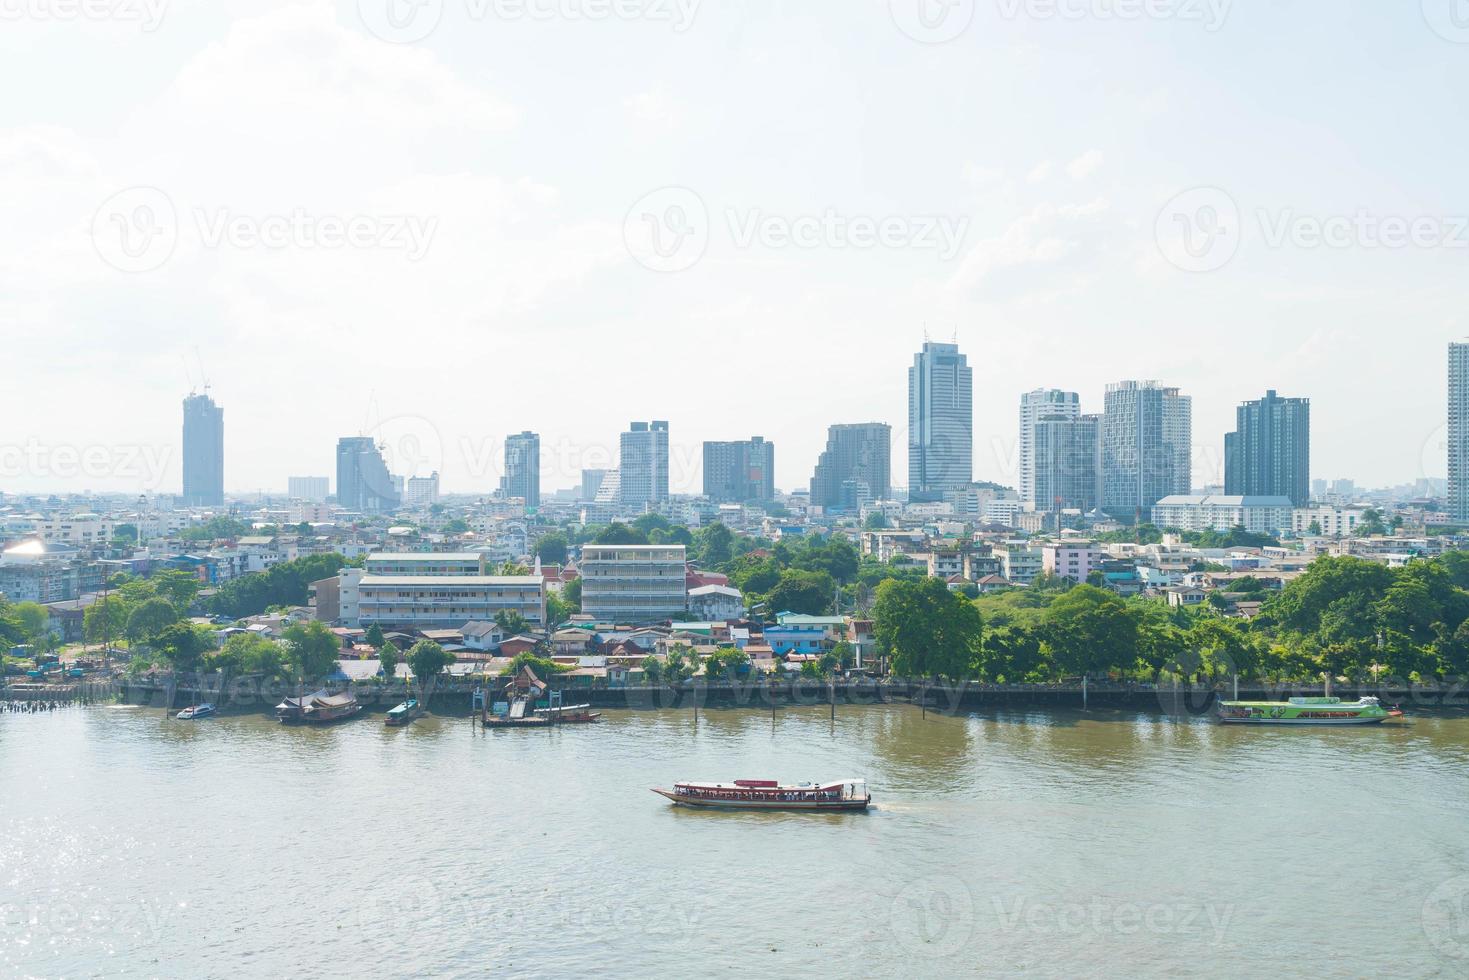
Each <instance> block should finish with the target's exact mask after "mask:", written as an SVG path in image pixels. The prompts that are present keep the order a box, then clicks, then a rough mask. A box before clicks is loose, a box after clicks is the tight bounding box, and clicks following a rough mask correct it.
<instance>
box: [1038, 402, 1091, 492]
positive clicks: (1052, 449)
mask: <svg viewBox="0 0 1469 980" xmlns="http://www.w3.org/2000/svg"><path fill="white" fill-rule="evenodd" d="M1101 425H1102V419H1101V416H1099V415H1082V416H1079V417H1076V418H1067V417H1066V416H1064V415H1055V416H1046V417H1044V418H1040V419H1038V420H1036V422H1035V424H1034V426H1033V429H1032V435H1033V437H1034V438H1033V444H1034V454H1033V457H1032V459H1033V464H1034V479H1033V482H1032V485H1031V486H1032V491H1033V493H1034V497H1033V498H1032V500H1031V502H1032V503H1034V504H1035V505H1036V509H1037V510H1048V511H1059V510H1070V509H1075V510H1079V511H1082V512H1083V513H1085V512H1087V511H1090V510H1092V509H1094V508H1095V507H1097V505H1098V504H1099V503H1100V496H1099V493H1098V483H1099V482H1100V479H1099V477H1100V470H1099V462H1100V457H1099V454H1098V449H1099V443H1098V438H1099V434H1100V429H1101Z"/></svg>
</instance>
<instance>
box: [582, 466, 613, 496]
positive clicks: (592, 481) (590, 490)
mask: <svg viewBox="0 0 1469 980" xmlns="http://www.w3.org/2000/svg"><path fill="white" fill-rule="evenodd" d="M606 475H607V471H606V470H604V469H603V470H582V471H581V494H580V496H581V499H582V500H596V499H597V491H598V490H601V489H602V479H603V478H604V477H606Z"/></svg>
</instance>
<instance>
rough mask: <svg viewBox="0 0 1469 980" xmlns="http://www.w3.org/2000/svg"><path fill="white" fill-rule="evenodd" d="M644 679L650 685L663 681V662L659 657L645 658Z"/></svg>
mask: <svg viewBox="0 0 1469 980" xmlns="http://www.w3.org/2000/svg"><path fill="white" fill-rule="evenodd" d="M643 679H644V680H645V681H647V682H648V683H649V684H657V683H659V682H660V681H661V680H663V661H661V660H659V659H658V658H657V657H644V658H643Z"/></svg>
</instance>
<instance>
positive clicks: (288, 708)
mask: <svg viewBox="0 0 1469 980" xmlns="http://www.w3.org/2000/svg"><path fill="white" fill-rule="evenodd" d="M361 710H362V704H361V703H360V702H359V701H358V700H357V696H356V695H354V694H353V693H352V692H351V691H344V692H342V693H341V694H328V693H327V691H326V689H325V688H323V689H322V690H320V691H317V692H316V693H315V694H307V695H305V696H303V697H299V698H286V699H285V700H284V701H282V702H281V703H280V704H278V705H276V706H275V716H276V718H277V719H279V721H280V722H281V724H283V725H292V724H306V725H324V724H327V723H328V722H333V721H341V720H342V719H343V718H350V717H352V716H353V715H355V714H357V712H359V711H361Z"/></svg>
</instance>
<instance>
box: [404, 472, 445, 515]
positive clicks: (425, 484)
mask: <svg viewBox="0 0 1469 980" xmlns="http://www.w3.org/2000/svg"><path fill="white" fill-rule="evenodd" d="M438 502H439V473H438V471H437V470H435V471H434V472H432V473H430V474H429V475H428V476H410V477H409V478H408V480H407V481H406V482H405V484H404V486H403V504H404V506H406V507H432V506H433V505H434V504H436V503H438Z"/></svg>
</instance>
